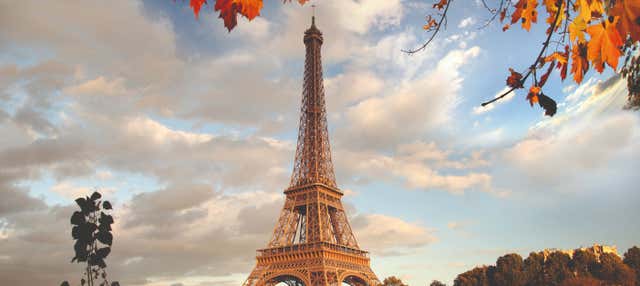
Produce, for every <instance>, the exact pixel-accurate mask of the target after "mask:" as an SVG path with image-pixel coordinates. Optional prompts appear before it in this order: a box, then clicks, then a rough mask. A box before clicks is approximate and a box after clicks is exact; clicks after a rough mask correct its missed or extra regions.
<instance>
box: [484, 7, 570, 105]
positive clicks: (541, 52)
mask: <svg viewBox="0 0 640 286" xmlns="http://www.w3.org/2000/svg"><path fill="white" fill-rule="evenodd" d="M558 2H560V1H558ZM556 6H558V12H556V16H555V17H554V21H553V25H551V29H550V30H549V35H548V36H547V39H546V40H545V41H544V44H543V46H542V49H541V50H540V53H539V54H538V57H536V60H535V61H534V62H533V64H531V67H529V70H528V71H527V73H526V74H525V75H524V76H523V77H522V80H520V82H521V83H522V84H523V85H524V82H525V81H526V80H527V78H528V77H529V76H530V75H531V72H532V71H533V70H535V69H536V65H537V64H538V62H540V59H541V58H542V55H544V52H545V51H546V50H547V47H549V43H550V42H551V36H553V33H554V31H555V29H556V26H557V24H558V17H560V12H562V9H561V8H562V2H560V5H557V4H556ZM515 89H516V88H515V87H512V88H511V89H509V90H508V91H506V92H504V93H503V94H501V95H499V96H497V97H496V98H494V99H492V100H489V101H487V102H483V103H482V104H481V105H482V106H486V105H488V104H491V103H494V102H496V101H498V100H500V99H502V98H504V97H505V96H507V95H508V94H509V93H511V92H513V91H514V90H515Z"/></svg>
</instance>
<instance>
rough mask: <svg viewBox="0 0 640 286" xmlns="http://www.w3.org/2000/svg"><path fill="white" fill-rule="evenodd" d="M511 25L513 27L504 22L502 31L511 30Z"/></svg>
mask: <svg viewBox="0 0 640 286" xmlns="http://www.w3.org/2000/svg"><path fill="white" fill-rule="evenodd" d="M509 27H511V26H509V24H504V26H503V27H502V31H503V32H504V31H506V30H509Z"/></svg>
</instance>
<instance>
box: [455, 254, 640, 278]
mask: <svg viewBox="0 0 640 286" xmlns="http://www.w3.org/2000/svg"><path fill="white" fill-rule="evenodd" d="M638 266H640V248H638V247H635V246H634V247H632V248H630V249H629V250H628V251H627V252H626V253H625V255H624V261H623V260H622V259H621V258H620V257H619V256H618V255H617V254H614V253H600V252H598V251H597V250H595V249H576V250H574V251H573V253H572V256H570V255H569V254H568V253H565V252H561V251H553V252H547V251H545V252H531V253H530V254H529V257H527V258H526V259H525V260H524V261H522V258H521V257H520V256H519V255H517V254H507V255H504V256H502V257H500V258H498V260H497V261H496V265H495V266H493V265H490V266H481V267H476V268H474V269H472V270H470V271H467V272H464V273H462V274H459V275H458V276H457V277H456V279H455V281H454V284H453V285H454V286H501V285H510V286H512V285H513V286H515V285H522V286H578V285H581V286H640V283H638V280H637V275H638V270H637V269H638Z"/></svg>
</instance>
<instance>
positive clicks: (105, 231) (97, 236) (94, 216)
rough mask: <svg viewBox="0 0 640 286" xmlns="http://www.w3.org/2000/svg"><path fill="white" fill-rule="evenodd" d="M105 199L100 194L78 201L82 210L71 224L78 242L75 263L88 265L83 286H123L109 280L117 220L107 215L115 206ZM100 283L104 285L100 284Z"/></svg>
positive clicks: (74, 246)
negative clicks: (113, 226)
mask: <svg viewBox="0 0 640 286" xmlns="http://www.w3.org/2000/svg"><path fill="white" fill-rule="evenodd" d="M101 198H102V195H101V194H100V193H98V192H94V193H93V194H91V196H86V197H84V198H82V197H80V198H77V199H76V200H75V202H76V204H77V205H78V207H79V208H80V210H79V211H75V212H74V213H73V214H72V215H71V218H70V220H69V221H70V222H71V225H72V226H73V228H72V229H71V237H72V238H73V239H74V240H75V242H74V245H73V251H74V256H73V258H72V259H71V263H73V262H76V263H86V270H85V272H84V274H83V278H81V280H80V285H81V286H84V285H85V284H86V285H87V286H93V285H94V283H95V284H96V285H100V286H107V285H111V286H120V283H118V282H115V281H114V282H112V283H111V284H109V280H108V279H107V272H106V269H105V268H106V267H107V263H106V262H105V259H106V258H107V256H109V253H111V246H112V244H113V234H111V225H112V224H113V217H112V216H111V215H109V214H107V213H105V212H104V211H106V210H111V209H112V207H113V206H112V205H111V203H110V202H109V201H102V200H101ZM103 210H104V211H103ZM85 278H86V279H85ZM100 279H101V280H102V281H101V282H98V280H100ZM61 286H69V282H67V281H64V282H62V284H61Z"/></svg>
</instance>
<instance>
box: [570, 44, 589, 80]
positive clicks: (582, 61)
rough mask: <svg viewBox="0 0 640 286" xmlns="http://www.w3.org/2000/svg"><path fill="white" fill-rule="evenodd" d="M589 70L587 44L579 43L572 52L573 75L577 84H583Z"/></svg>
mask: <svg viewBox="0 0 640 286" xmlns="http://www.w3.org/2000/svg"><path fill="white" fill-rule="evenodd" d="M588 70H589V61H588V60H587V44H585V43H577V44H575V45H573V49H572V50H571V73H572V74H573V80H574V81H575V82H576V83H578V84H579V83H581V82H582V78H583V76H584V74H585V73H586V72H587V71H588Z"/></svg>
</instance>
